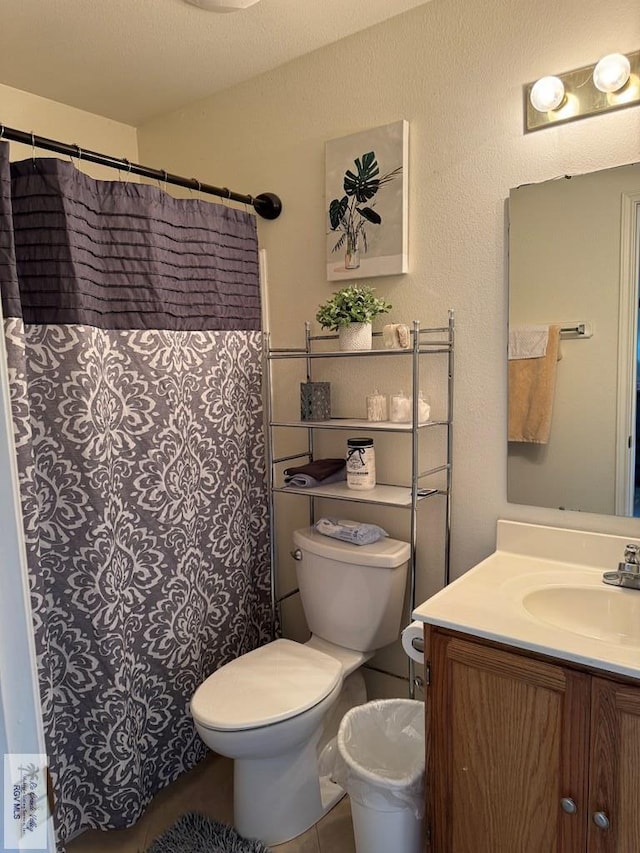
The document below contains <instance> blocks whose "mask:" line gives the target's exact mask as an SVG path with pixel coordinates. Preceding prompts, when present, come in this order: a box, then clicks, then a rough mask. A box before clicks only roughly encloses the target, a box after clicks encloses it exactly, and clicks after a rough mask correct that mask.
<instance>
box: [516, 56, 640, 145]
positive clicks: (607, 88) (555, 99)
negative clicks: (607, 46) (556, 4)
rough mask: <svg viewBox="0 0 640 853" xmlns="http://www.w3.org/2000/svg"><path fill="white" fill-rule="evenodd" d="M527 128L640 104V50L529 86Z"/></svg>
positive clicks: (526, 99) (545, 78)
mask: <svg viewBox="0 0 640 853" xmlns="http://www.w3.org/2000/svg"><path fill="white" fill-rule="evenodd" d="M524 92H525V111H524V112H525V116H524V117H525V131H526V132H528V131H532V130H540V129H542V128H543V127H551V126H552V125H554V124H560V123H562V122H566V121H571V120H573V119H578V118H586V117H587V116H591V115H595V114H597V113H602V112H609V111H610V110H616V109H620V108H621V107H629V106H634V105H638V104H640V50H637V51H635V52H634V53H628V54H626V55H625V54H623V53H610V54H608V55H607V56H603V57H602V59H600V60H599V61H598V62H597V63H596V64H595V65H586V66H584V67H583V68H576V69H575V70H573V71H567V72H566V73H564V74H558V75H556V76H554V77H542V78H541V79H540V80H537V81H536V82H535V83H529V84H528V85H526V86H525V89H524Z"/></svg>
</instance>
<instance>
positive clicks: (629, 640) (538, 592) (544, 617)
mask: <svg viewBox="0 0 640 853" xmlns="http://www.w3.org/2000/svg"><path fill="white" fill-rule="evenodd" d="M522 604H523V606H524V608H525V610H527V611H528V612H529V613H530V614H531V616H533V617H535V618H536V619H539V620H540V621H541V622H546V623H547V624H548V625H553V626H554V628H561V629H562V630H563V631H571V632H572V633H573V634H579V635H580V636H582V637H590V638H592V639H595V640H602V641H604V642H607V643H620V644H622V645H627V646H637V647H638V648H640V590H638V591H636V590H628V589H626V590H625V589H611V588H608V587H605V586H602V587H586V586H585V587H580V586H551V587H544V588H541V589H535V590H532V591H531V592H528V593H526V595H524V596H523V598H522Z"/></svg>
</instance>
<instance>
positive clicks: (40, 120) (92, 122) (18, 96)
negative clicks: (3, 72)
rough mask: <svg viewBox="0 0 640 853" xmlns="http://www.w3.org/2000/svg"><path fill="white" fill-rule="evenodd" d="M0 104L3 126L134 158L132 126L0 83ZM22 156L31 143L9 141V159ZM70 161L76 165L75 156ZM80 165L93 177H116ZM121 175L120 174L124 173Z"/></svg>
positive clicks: (42, 153) (135, 144) (109, 171)
mask: <svg viewBox="0 0 640 853" xmlns="http://www.w3.org/2000/svg"><path fill="white" fill-rule="evenodd" d="M0 104H2V107H1V109H0V114H1V118H2V122H3V124H5V125H6V126H7V127H13V128H15V129H16V130H24V131H27V132H28V133H31V132H33V133H35V134H36V135H37V136H46V137H48V138H49V139H56V140H58V141H60V142H67V143H69V144H71V145H79V146H80V147H81V148H87V149H90V150H92V151H99V152H100V153H101V154H110V155H111V156H113V157H122V158H125V159H127V160H131V161H132V162H134V163H136V162H138V137H137V132H136V129H135V127H131V126H130V125H127V124H121V123H120V122H117V121H112V120H111V119H108V118H104V117H103V116H99V115H94V114H93V113H87V112H84V110H77V109H75V107H69V106H67V105H66V104H59V103H57V102H56V101H50V100H48V99H47V98H40V97H39V96H38V95H32V94H31V93H30V92H22V91H20V90H19V89H13V88H11V87H10V86H3V85H2V84H0ZM36 153H37V156H38V157H43V156H44V157H47V156H48V157H55V156H56V155H55V154H51V153H47V152H45V151H41V150H38V151H37V152H36ZM26 157H31V146H30V145H19V144H18V143H16V142H12V143H11V159H12V160H22V159H24V158H26ZM65 159H66V158H65ZM74 162H75V163H76V165H78V160H77V159H75V160H74ZM81 168H82V170H83V171H84V172H87V174H89V175H92V176H93V177H95V178H102V179H105V180H117V179H118V172H117V171H114V170H113V169H106V168H104V167H102V166H98V165H95V164H93V163H86V162H84V163H82V165H81ZM122 177H123V178H124V175H123V176H122Z"/></svg>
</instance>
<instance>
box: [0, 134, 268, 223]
mask: <svg viewBox="0 0 640 853" xmlns="http://www.w3.org/2000/svg"><path fill="white" fill-rule="evenodd" d="M3 139H6V140H7V141H9V142H22V143H24V144H25V145H31V146H32V147H33V148H34V149H35V148H43V149H45V150H46V151H55V152H56V153H57V154H67V155H68V156H69V157H77V158H78V160H87V161H89V162H90V163H99V164H100V165H101V166H108V167H109V168H112V169H122V170H124V171H126V172H128V173H130V174H132V175H141V176H142V177H144V178H153V179H155V180H158V181H163V182H164V183H167V184H174V185H175V186H178V187H186V188H187V189H190V190H197V192H202V193H207V194H208V195H217V196H220V197H221V198H226V199H229V200H230V201H239V202H243V203H244V204H250V205H252V207H253V209H254V210H255V212H256V213H257V214H258V215H259V216H262V218H263V219H277V218H278V216H280V213H281V211H282V202H281V201H280V199H279V198H278V196H277V195H275V194H274V193H261V194H260V195H258V196H256V197H255V198H254V197H253V196H250V195H242V194H241V193H236V192H233V191H232V190H230V189H227V187H214V186H212V185H211V184H203V183H201V182H200V181H198V180H196V179H195V178H182V177H180V175H172V174H170V173H169V172H165V171H163V170H161V169H152V168H151V167H149V166H141V165H140V164H139V163H131V162H129V160H125V159H120V158H118V157H111V156H110V155H109V154H99V153H98V152H97V151H89V150H87V149H86V148H80V146H79V145H69V144H68V143H66V142H58V141H57V140H55V139H47V138H46V137H44V136H36V134H35V133H27V131H24V130H16V129H15V128H12V127H5V125H3V124H0V141H2V140H3Z"/></svg>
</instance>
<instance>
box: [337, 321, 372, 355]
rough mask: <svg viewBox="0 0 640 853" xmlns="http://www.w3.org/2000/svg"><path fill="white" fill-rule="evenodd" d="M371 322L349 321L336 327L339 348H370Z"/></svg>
mask: <svg viewBox="0 0 640 853" xmlns="http://www.w3.org/2000/svg"><path fill="white" fill-rule="evenodd" d="M371 334H372V332H371V323H349V325H348V326H340V328H339V329H338V341H339V344H340V349H341V350H361V349H371V340H372V338H371Z"/></svg>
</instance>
